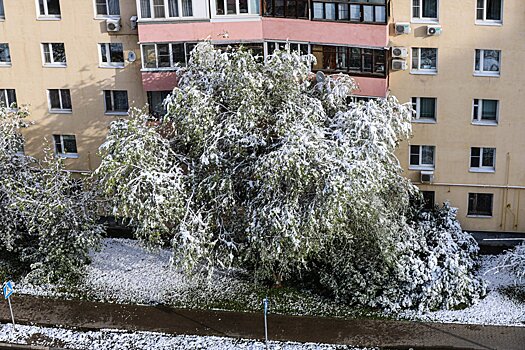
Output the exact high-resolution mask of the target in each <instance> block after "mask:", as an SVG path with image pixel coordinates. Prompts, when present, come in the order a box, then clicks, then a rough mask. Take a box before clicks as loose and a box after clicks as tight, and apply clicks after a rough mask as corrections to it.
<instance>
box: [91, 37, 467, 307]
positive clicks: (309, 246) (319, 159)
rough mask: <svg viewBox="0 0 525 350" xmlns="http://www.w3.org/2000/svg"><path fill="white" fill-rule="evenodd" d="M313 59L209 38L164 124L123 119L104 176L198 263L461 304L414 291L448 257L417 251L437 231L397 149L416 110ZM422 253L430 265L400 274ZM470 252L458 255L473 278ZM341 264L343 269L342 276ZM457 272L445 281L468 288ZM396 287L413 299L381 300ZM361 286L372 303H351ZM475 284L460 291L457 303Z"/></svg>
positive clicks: (177, 250) (121, 200)
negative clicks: (264, 56) (317, 74)
mask: <svg viewBox="0 0 525 350" xmlns="http://www.w3.org/2000/svg"><path fill="white" fill-rule="evenodd" d="M313 59H314V58H313V56H299V55H297V54H295V53H291V52H288V51H284V52H279V53H277V54H276V55H273V56H270V57H269V58H268V60H267V62H266V63H265V64H263V63H259V61H258V60H257V59H256V58H254V57H252V56H251V54H250V53H248V52H244V51H242V50H240V51H234V52H222V51H219V50H214V49H213V47H212V46H211V45H210V44H207V43H202V44H199V45H197V47H196V49H195V50H194V52H193V53H192V56H191V59H190V62H189V64H188V66H187V67H186V68H185V69H181V70H180V74H181V75H180V80H179V84H178V87H177V88H175V89H174V90H173V93H172V94H171V96H170V97H169V98H168V100H167V103H166V106H167V110H168V113H167V114H166V115H165V116H164V117H163V118H162V119H160V120H158V121H155V122H153V121H151V119H150V118H149V117H148V116H147V115H145V113H144V112H143V111H138V110H135V111H134V112H133V113H132V115H131V116H130V118H129V119H126V120H120V121H116V122H114V123H113V124H112V125H111V128H110V131H109V135H108V138H107V141H106V142H105V144H104V145H103V146H102V147H101V151H102V156H103V159H102V163H101V166H100V167H99V169H98V170H97V171H96V174H97V175H98V176H99V179H100V180H101V183H102V187H103V188H104V190H105V193H106V195H107V196H108V198H110V199H113V205H114V213H115V215H117V216H121V217H125V218H127V219H130V220H131V221H132V222H133V224H134V225H135V226H136V227H137V233H138V236H139V237H142V238H146V239H147V240H149V241H150V242H154V243H165V242H167V241H170V243H171V244H172V246H173V247H174V257H175V259H176V262H177V263H179V264H180V265H182V266H184V267H187V268H191V267H194V266H196V265H198V264H200V263H202V262H207V263H208V265H209V266H221V267H222V266H230V265H231V264H234V265H236V266H243V267H245V268H249V269H253V270H254V271H256V272H257V276H260V277H263V278H271V279H274V280H275V281H276V282H280V281H281V279H283V278H284V279H287V278H294V279H297V278H301V276H306V274H304V273H305V272H307V271H311V270H312V268H314V267H317V268H319V271H318V273H319V275H318V277H319V279H320V280H322V281H323V282H322V284H323V285H324V286H326V287H327V288H328V289H330V290H332V292H333V294H335V295H337V296H339V297H341V298H345V299H347V300H349V301H356V302H359V303H361V304H367V305H380V306H387V307H391V308H395V306H394V304H395V303H396V302H398V300H399V299H400V298H407V301H404V302H402V303H399V304H400V306H402V307H411V306H415V305H419V304H422V305H426V304H428V305H430V304H431V305H432V306H433V305H434V304H436V303H437V304H439V305H443V306H451V304H452V303H446V302H442V301H441V300H440V301H439V302H435V301H436V300H437V297H434V296H432V295H430V293H432V292H434V291H436V290H437V289H438V288H437V287H436V288H433V289H432V288H428V289H429V292H428V293H427V294H428V298H430V299H429V300H431V301H429V300H427V299H428V298H427V299H425V295H427V294H425V292H426V290H422V291H421V293H419V294H417V293H418V292H417V291H416V290H418V288H419V289H423V287H421V286H420V283H419V282H418V281H410V282H411V283H412V284H411V285H410V286H413V288H409V287H407V286H405V285H403V282H405V281H406V279H403V278H405V276H407V277H406V278H407V279H408V278H412V277H414V278H415V276H416V275H417V274H418V273H419V272H418V271H412V269H420V268H422V269H423V270H421V271H422V272H421V273H425V272H428V271H434V270H433V268H432V267H429V266H427V265H429V264H431V263H433V262H434V260H432V259H430V260H431V261H430V262H429V261H427V260H428V259H426V260H425V259H424V258H423V257H420V256H424V255H425V254H427V255H432V254H434V253H432V254H430V253H425V252H419V251H417V249H419V245H424V247H426V243H425V242H419V240H421V239H423V240H425V239H427V238H426V236H425V235H426V234H427V231H428V230H430V226H431V225H433V224H434V223H435V224H436V225H437V219H436V221H432V222H431V224H429V228H428V230H427V231H425V230H426V228H425V227H423V226H417V225H416V226H413V225H411V224H410V222H409V221H410V220H409V219H408V218H409V217H410V215H411V214H410V211H409V210H408V208H409V199H410V197H411V196H413V195H414V194H416V193H417V189H416V188H415V187H414V186H413V185H412V184H411V183H410V181H408V180H407V179H406V178H404V177H403V176H402V169H401V167H400V165H399V162H398V160H397V158H396V157H395V155H394V151H395V148H396V146H397V145H398V143H399V142H400V140H402V139H403V138H406V137H408V136H409V134H410V132H411V127H410V116H411V109H410V107H409V106H406V105H402V104H399V103H398V102H397V100H396V99H395V98H394V97H388V98H386V99H379V100H375V101H374V100H372V101H369V102H351V100H350V99H349V95H350V93H351V91H352V90H354V89H355V88H356V85H355V82H354V81H353V80H352V79H351V78H349V77H348V76H345V75H337V76H333V77H326V79H325V80H324V81H323V82H318V83H313V79H312V77H311V73H310V69H309V67H310V64H311V62H312V60H313ZM454 222H455V221H454ZM443 227H444V226H443ZM432 228H433V229H435V230H436V231H439V232H441V231H445V230H446V228H442V229H440V228H438V227H437V226H436V227H434V226H432ZM428 234H429V235H430V233H428ZM429 239H430V238H429ZM444 244H446V243H444ZM438 246H439V244H435V245H431V247H430V248H428V249H429V250H431V251H433V250H434V249H436V250H439V249H438V248H437V247H438ZM458 247H459V246H458ZM463 248H464V247H461V248H458V249H463ZM425 249H427V248H425ZM469 249H470V248H469ZM443 252H444V253H443V254H445V255H446V254H449V253H450V254H453V252H452V251H451V250H444V251H443ZM434 255H439V254H438V253H437V252H436V253H435V254H434ZM467 255H468V254H467ZM412 256H416V257H418V259H419V260H418V262H420V263H421V264H422V265H423V266H422V267H420V266H416V265H408V266H405V268H406V269H408V271H407V272H403V271H402V270H401V269H400V268H394V267H395V266H398V265H400V264H403V263H406V262H407V261H409V258H410V257H412ZM440 257H441V256H440ZM462 258H463V255H461V256H458V258H457V260H454V259H451V260H450V261H452V260H453V261H457V262H458V264H459V267H458V269H459V270H461V271H466V272H471V271H470V265H469V264H470V262H469V261H466V262H464V261H462V260H461V259H462ZM352 259H353V260H352ZM402 259H405V260H402ZM443 259H444V260H445V262H444V263H443V264H448V263H449V260H447V259H446V258H443ZM348 260H352V262H351V263H348ZM332 266H333V267H334V268H335V267H336V266H337V268H339V269H341V270H340V271H338V272H337V273H334V274H331V270H330V269H329V268H328V269H326V268H327V267H332ZM323 269H325V270H323ZM443 271H444V272H443V274H444V276H443V277H442V279H441V280H442V281H445V280H447V278H449V279H450V280H451V282H450V283H451V284H452V283H456V284H458V285H459V284H460V282H459V281H456V279H457V278H458V277H457V276H458V274H457V273H456V274H455V275H454V274H449V271H452V270H451V269H449V270H447V269H443ZM454 271H455V270H454ZM356 272H359V273H356ZM392 272H394V273H395V274H394V275H392ZM383 273H384V276H383V278H382V279H381V278H376V277H375V276H376V275H381V274H383ZM454 273H455V272H454ZM354 274H355V276H353V275H354ZM351 275H352V276H351ZM369 275H370V276H369ZM332 276H335V277H332ZM433 277H436V276H431V278H433ZM437 277H439V276H437ZM437 277H436V278H437ZM464 277H465V276H461V278H464ZM467 277H468V276H467ZM465 278H466V277H465ZM334 279H336V280H334ZM382 283H390V284H389V285H390V286H392V290H393V292H392V293H394V292H396V291H397V293H399V296H398V297H397V298H394V297H392V296H391V295H389V294H388V293H387V292H384V293H382V294H381V288H382V287H381V284H382ZM406 283H408V281H407V282H406ZM370 284H373V285H372V286H371V288H368V285H370ZM449 285H450V284H449ZM353 291H357V292H356V295H359V297H356V298H354V299H348V298H346V297H345V295H351V294H352V293H353ZM452 292H453V293H454V291H452ZM468 292H472V293H473V294H474V293H475V292H474V291H473V290H472V291H470V290H469V291H466V290H464V289H458V290H457V293H458V296H457V299H458V300H459V299H461V300H463V298H464V297H466V296H465V293H468ZM420 296H421V298H419V297H420ZM472 297H474V296H472ZM381 298H383V299H385V300H382V299H381ZM418 298H419V299H418ZM432 298H434V299H432ZM425 303H426V304H425Z"/></svg>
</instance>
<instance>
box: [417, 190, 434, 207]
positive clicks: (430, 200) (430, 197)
mask: <svg viewBox="0 0 525 350" xmlns="http://www.w3.org/2000/svg"><path fill="white" fill-rule="evenodd" d="M421 194H422V195H423V209H424V210H432V209H434V205H435V201H436V192H434V191H422V192H421Z"/></svg>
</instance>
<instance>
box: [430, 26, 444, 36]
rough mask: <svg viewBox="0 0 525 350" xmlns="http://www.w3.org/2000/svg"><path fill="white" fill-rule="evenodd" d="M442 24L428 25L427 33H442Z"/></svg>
mask: <svg viewBox="0 0 525 350" xmlns="http://www.w3.org/2000/svg"><path fill="white" fill-rule="evenodd" d="M441 32H442V29H441V26H427V35H441Z"/></svg>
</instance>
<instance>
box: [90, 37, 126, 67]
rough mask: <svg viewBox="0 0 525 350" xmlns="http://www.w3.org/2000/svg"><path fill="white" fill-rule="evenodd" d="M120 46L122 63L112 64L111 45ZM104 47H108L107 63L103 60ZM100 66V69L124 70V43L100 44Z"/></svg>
mask: <svg viewBox="0 0 525 350" xmlns="http://www.w3.org/2000/svg"><path fill="white" fill-rule="evenodd" d="M114 44H120V45H121V46H122V62H111V45H114ZM102 45H104V46H105V47H106V61H107V62H104V61H103V60H102V58H103V56H102ZM97 46H98V65H99V67H100V68H124V66H125V65H126V58H125V56H124V43H98V45H97Z"/></svg>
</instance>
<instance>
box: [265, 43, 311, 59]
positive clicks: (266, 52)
mask: <svg viewBox="0 0 525 350" xmlns="http://www.w3.org/2000/svg"><path fill="white" fill-rule="evenodd" d="M272 44H274V45H279V46H280V45H281V44H284V45H285V46H286V45H290V46H291V45H298V48H299V53H300V54H301V55H302V52H301V47H304V46H306V54H311V50H310V44H309V43H308V42H305V41H283V40H267V41H265V42H264V52H263V54H264V60H265V62H266V58H267V57H268V56H270V55H272V54H273V52H270V49H269V47H268V45H272ZM276 49H277V48H276ZM274 52H275V50H274Z"/></svg>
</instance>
